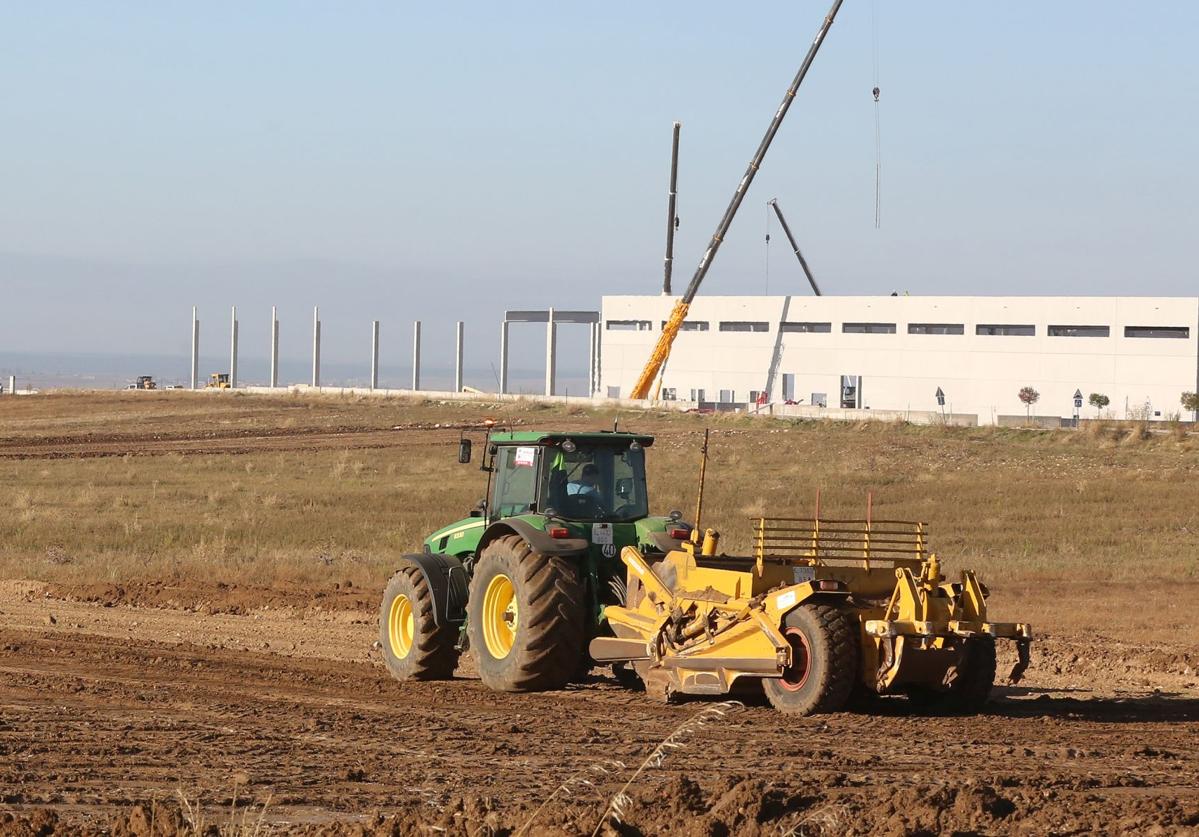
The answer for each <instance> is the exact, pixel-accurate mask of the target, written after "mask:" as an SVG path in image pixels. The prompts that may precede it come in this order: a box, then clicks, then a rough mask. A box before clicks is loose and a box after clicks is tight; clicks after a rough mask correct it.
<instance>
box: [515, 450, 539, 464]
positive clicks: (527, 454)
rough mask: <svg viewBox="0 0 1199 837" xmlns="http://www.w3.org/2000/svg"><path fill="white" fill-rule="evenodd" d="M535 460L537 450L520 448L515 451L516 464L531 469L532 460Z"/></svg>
mask: <svg viewBox="0 0 1199 837" xmlns="http://www.w3.org/2000/svg"><path fill="white" fill-rule="evenodd" d="M536 458H537V448H534V447H520V448H517V449H516V464H517V465H526V466H529V467H532V465H533V460H534V459H536Z"/></svg>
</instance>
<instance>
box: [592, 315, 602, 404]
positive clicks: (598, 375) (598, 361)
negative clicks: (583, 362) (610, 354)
mask: <svg viewBox="0 0 1199 837" xmlns="http://www.w3.org/2000/svg"><path fill="white" fill-rule="evenodd" d="M603 370H604V327H603V325H602V324H601V323H596V324H595V389H594V390H593V391H592V394H593V395H602V394H603V393H601V392H600V385H601V384H602V383H603V377H604V376H603Z"/></svg>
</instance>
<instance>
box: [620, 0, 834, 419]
mask: <svg viewBox="0 0 1199 837" xmlns="http://www.w3.org/2000/svg"><path fill="white" fill-rule="evenodd" d="M842 2H843V0H834V2H833V5H832V8H830V9H829V12H828V14H827V15H825V18H824V22H823V23H821V25H820V30H819V31H818V32H817V33H816V38H815V40H813V41H812V45H811V46H810V47H809V48H808V54H807V55H806V56H805V57H804V60H803V64H801V65H800V68H799V72H798V73H796V74H795V79H794V80H793V81H792V82H791V86H790V87H788V88H787V93H786V95H784V96H783V102H782V104H780V105H779V108H778V110H777V111H775V114H774V118H773V119H771V120H770V126H769V127H768V128H767V129H766V136H764V137H763V138H762V142H761V143H760V144H759V145H758V150H757V151H756V152H755V153H754V156H753V159H752V160H750V162H749V167H748V168H747V169H746V170H745V175H744V176H743V177H742V178H741V181H740V182H739V183H738V184H737V189H736V190H735V191H734V192H733V199H732V200H731V201H730V202H729V205H728V208H727V209H726V210H725V211H724V216H723V217H722V218H721V219H720V223H719V224H718V225H717V227H716V232H715V233H714V234H713V235H712V240H711V241H710V242H709V243H708V249H707V250H705V251H704V255H703V258H701V259H700V260H699V267H697V268H696V269H695V275H694V276H692V277H691V282H690V283H689V284H688V285H687V289H686V291H684V292H683V295H682V296H681V297H679V300H678V302H676V303H675V306H674V310H672V311H671V312H670V317H669V318H668V319H667V320H666V322H665V324H664V325H663V326H662V335H661V336H660V337H659V338H658V342H657V344H656V345H655V346H654V349H653V351H652V352H651V353H650V356H649V360H648V361H647V362H646V364H645V368H644V369H642V370H641V375H640V376H639V377H638V378H637V382H636V383H635V384H634V385H633V389H632V391H631V392H630V393H629V397H630V398H648V397H649V394H650V390H651V388H652V387H653V385H654V380H655V379H656V378H657V377H658V375H659V374H660V373H661V371H662V367H663V366H664V365H665V363H666V359H667V358H669V357H670V349H671V347H672V346H673V345H674V340H675V337H677V336H678V333H679V329H680V328H682V325H683V321H684V320H685V319H686V318H687V312H688V311H689V310H690V308H691V303H692V301H693V300H694V299H695V294H696V292H698V291H699V286H700V283H702V282H703V281H704V277H705V276H706V275H707V274H708V270H709V268H711V267H712V262H713V260H715V258H716V253H717V252H718V251H719V250H720V245H721V244H722V243H723V242H724V239H725V236H726V235H728V231H729V227H730V226H732V223H733V218H734V217H735V216H736V215H737V210H738V209H739V208H740V207H741V201H743V200H744V199H745V195H746V193H747V192H748V191H749V187H750V184H751V183H753V181H754V176H755V175H756V174H757V173H758V169H759V168H761V166H762V161H763V160H764V159H765V158H766V152H767V151H768V150H769V148H770V143H771V142H773V140H774V135H775V134H777V133H778V130H779V127H780V126H781V125H782V124H783V117H785V116H786V115H787V110H788V108H790V107H791V102H792V101H794V100H795V94H796V91H798V90H799V86H800V85H801V84H802V83H803V80H804V77H805V76H806V75H807V74H808V69H809V68H810V67H811V66H812V61H813V60H814V59H815V58H816V53H817V52H819V51H820V46H821V44H823V43H824V38H825V36H826V35H827V34H828V30H829V28H830V27H831V26H832V25H833V20H834V19H835V18H836V17H837V12H838V11H839V10H840V9H841V3H842ZM670 212H671V216H672V218H671V224H672V225H673V215H674V209H673V186H672V208H671V210H670ZM668 246H669V245H668ZM671 261H672V258H671V254H670V253H669V252H668V253H667V270H668V271H669V269H670V264H671ZM669 281H670V280H669V274H668V275H667V280H666V286H665V287H666V288H667V290H669Z"/></svg>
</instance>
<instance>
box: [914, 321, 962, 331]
mask: <svg viewBox="0 0 1199 837" xmlns="http://www.w3.org/2000/svg"><path fill="white" fill-rule="evenodd" d="M965 333H966V327H965V326H964V325H962V324H961V323H908V334H965Z"/></svg>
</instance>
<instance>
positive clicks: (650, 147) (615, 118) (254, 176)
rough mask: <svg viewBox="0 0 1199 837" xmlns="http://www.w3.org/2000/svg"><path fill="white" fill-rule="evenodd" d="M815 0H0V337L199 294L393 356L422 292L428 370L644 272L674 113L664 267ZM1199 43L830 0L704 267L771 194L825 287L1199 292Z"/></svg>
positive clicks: (757, 110) (154, 325) (785, 268)
mask: <svg viewBox="0 0 1199 837" xmlns="http://www.w3.org/2000/svg"><path fill="white" fill-rule="evenodd" d="M826 8H827V5H826V4H825V3H824V2H823V0H822V1H821V2H808V1H807V0H804V2H792V3H767V2H749V3H742V4H728V3H715V2H681V0H678V1H677V2H659V3H654V4H647V3H631V2H613V3H607V4H603V5H601V6H596V5H588V6H585V7H584V6H582V5H580V4H561V3H522V4H505V5H500V4H491V3H487V4H481V3H457V4H427V5H426V4H421V5H417V4H410V3H355V4H333V3H302V2H287V3H284V2H258V3H253V4H235V3H204V4H199V3H196V4H160V3H149V2H141V3H138V2H127V3H105V2H90V3H82V2H80V3H56V4H51V3H43V4H18V3H8V4H5V5H4V7H3V9H2V10H0V125H3V126H4V129H3V130H4V138H3V141H2V143H0V149H2V153H0V183H3V188H2V189H0V286H2V287H3V288H4V289H5V291H4V293H3V294H2V298H0V305H2V306H3V307H4V308H6V309H9V308H12V309H17V310H20V311H21V312H22V316H20V317H18V318H14V317H6V325H5V328H4V330H3V332H0V352H3V351H4V350H9V351H16V350H23V351H51V350H54V349H61V350H66V351H89V350H95V351H104V350H111V351H128V352H146V353H153V352H163V353H170V354H182V353H185V352H186V350H187V340H188V332H187V325H186V322H187V320H188V318H189V317H190V306H191V305H192V304H198V305H200V306H201V310H202V314H203V315H204V317H205V321H206V322H211V323H213V329H214V333H213V334H212V340H214V341H219V342H222V343H223V341H224V339H225V338H224V337H223V336H220V335H221V334H222V333H221V332H217V331H216V329H218V328H224V327H225V322H226V320H227V317H228V306H229V305H231V304H237V305H238V306H239V309H240V310H241V311H243V312H245V313H244V315H243V321H249V322H253V323H255V324H256V323H257V321H258V320H263V322H264V323H265V321H266V317H267V314H266V313H265V312H266V311H267V310H269V308H268V306H269V305H270V304H272V303H274V304H277V305H279V306H280V308H281V316H282V317H283V318H284V323H285V328H284V347H283V348H284V354H288V355H294V356H296V357H302V356H303V354H304V352H305V351H306V350H307V337H306V334H305V330H306V325H304V323H305V321H306V319H307V317H309V316H310V314H311V306H312V305H313V304H316V303H319V304H320V305H321V308H322V312H323V314H324V319H325V335H326V342H325V347H326V348H325V356H326V357H327V358H329V359H330V360H338V361H341V360H348V359H355V358H358V357H359V356H362V357H365V349H364V346H365V344H366V339H367V336H366V335H368V333H369V332H368V331H367V329H368V328H369V326H368V325H367V323H369V321H370V320H371V319H375V318H378V319H381V320H383V321H384V336H385V341H384V347H385V355H387V354H388V352H390V353H391V354H390V355H389V357H390V358H391V360H392V361H394V362H403V360H404V359H405V358H406V357H407V356H408V352H409V346H408V338H407V335H408V329H409V328H410V326H409V321H410V320H412V319H416V318H421V319H423V320H425V321H426V323H427V325H426V335H432V337H430V338H429V339H430V340H431V343H430V345H428V346H427V348H426V356H427V357H428V358H429V360H430V362H431V363H436V362H440V361H441V360H442V359H443V358H445V357H448V354H449V353H450V351H451V350H452V321H453V320H455V319H458V318H462V319H465V320H466V321H467V323H468V351H469V355H468V365H475V366H482V367H486V365H487V363H488V362H489V360H490V359H491V358H492V356H493V355H494V354H495V351H496V345H495V344H497V341H498V337H497V333H498V325H497V323H498V319H499V313H498V312H499V310H500V309H502V308H503V307H505V306H508V307H535V306H536V307H544V306H548V305H551V304H553V305H557V306H559V307H572V308H574V307H578V308H581V307H594V306H595V305H597V303H598V297H599V295H600V294H602V293H636V292H654V291H655V290H656V289H657V288H658V286H659V284H660V281H661V279H660V277H661V257H662V244H663V242H662V239H663V232H664V229H663V227H664V215H665V192H666V177H667V164H668V160H669V141H670V125H671V122H672V120H674V119H679V120H681V121H682V122H683V140H682V157H681V165H680V168H681V172H680V195H679V202H680V204H679V214H680V216H681V218H682V226H681V229H680V231H679V235H678V238H677V240H676V257H677V261H676V281H678V282H685V281H686V279H687V278H689V277H690V274H691V272H692V271H693V270H694V267H695V264H696V263H697V261H698V258H699V256H700V254H701V252H702V249H703V247H704V245H705V244H706V242H707V239H708V237H709V236H710V235H711V233H712V231H713V229H714V227H715V225H716V222H717V220H718V219H719V216H720V214H721V212H722V211H723V209H724V206H725V204H726V203H727V201H728V198H729V196H730V194H731V191H732V189H733V187H734V185H735V184H736V182H737V180H738V179H739V178H740V176H741V173H742V172H743V170H744V168H745V164H746V162H747V161H748V159H749V157H750V155H751V154H752V152H753V149H754V148H755V147H756V145H757V143H758V141H759V139H760V138H761V135H762V132H763V130H764V129H765V127H766V123H767V122H768V120H769V117H770V115H771V114H772V113H773V111H774V109H775V108H776V107H777V105H778V102H779V100H780V99H781V96H782V93H783V91H784V90H785V88H786V86H787V83H788V82H789V81H790V79H791V77H792V76H793V74H794V72H795V69H796V67H797V66H798V64H799V61H800V60H801V58H802V57H803V54H804V52H805V51H806V49H807V46H808V44H809V43H810V41H811V38H812V36H813V34H814V33H815V30H816V27H817V24H818V21H819V19H820V17H821V16H822V15H823V14H824V13H825V11H826ZM874 9H877V17H878V37H879V64H880V86H881V88H882V102H881V121H882V153H883V206H882V228H881V229H878V230H876V229H875V228H874V223H873V218H874V204H873V193H874V133H873V104H872V102H871V97H870V88H871V87H872V86H873V68H872V65H873V61H872V48H871V44H872V25H871V18H872V11H873V10H874ZM1197 34H1199V4H1194V3H1182V2H1161V3H1154V4H1128V3H1115V2H1085V3H1084V2H1054V3H1033V2H1014V3H1003V4H982V3H961V2H947V0H946V1H938V2H931V1H930V2H921V3H905V4H900V3H895V2H888V1H887V0H876V2H874V3H872V2H869V0H846V2H845V5H844V7H843V9H842V12H841V15H840V17H839V18H838V20H837V23H836V24H835V26H834V27H833V30H832V32H831V33H830V35H829V38H828V41H827V43H826V44H825V47H824V50H823V51H822V53H821V55H820V56H819V58H818V59H817V61H816V64H815V66H814V67H813V69H812V72H811V73H810V74H809V76H808V80H807V82H806V84H805V86H804V88H803V89H802V91H801V93H800V95H799V97H798V99H797V102H796V104H795V106H794V107H793V108H792V110H791V113H790V115H789V116H788V119H787V122H786V123H785V124H784V126H783V129H782V131H781V132H780V134H779V136H778V139H777V141H776V143H775V146H774V148H772V150H771V152H770V155H769V156H768V157H767V160H766V164H765V166H764V167H763V169H762V171H761V173H760V175H759V176H758V178H757V181H756V182H755V184H754V186H753V189H752V191H751V193H750V195H749V197H748V198H747V200H746V202H745V204H744V206H743V208H742V213H741V215H740V216H739V217H738V218H737V221H736V222H735V224H734V226H733V229H732V232H731V234H730V236H729V238H728V240H727V243H726V245H725V247H724V249H723V250H722V251H721V253H720V257H719V259H718V260H717V262H716V265H715V266H714V268H713V270H712V272H711V274H710V275H709V278H708V280H707V284H706V286H705V288H704V290H703V291H702V292H706V293H710V294H717V293H724V294H731V293H757V292H762V291H764V290H765V289H766V278H767V277H766V258H765V257H766V253H765V248H764V234H765V232H766V210H765V203H766V201H767V200H768V199H769V198H771V197H776V196H777V197H778V198H779V200H780V202H781V204H782V205H783V207H784V209H785V210H786V212H787V215H788V218H789V220H790V221H791V224H792V227H793V228H794V229H795V231H796V233H797V235H798V237H799V239H800V243H801V245H802V246H803V248H804V251H805V255H807V257H808V259H809V262H810V263H811V264H812V267H813V269H814V270H815V272H816V275H817V278H818V280H819V281H820V283H821V285H822V287H823V288H824V290H825V292H826V293H845V294H861V293H889V292H890V291H891V290H893V289H900V290H909V291H910V292H912V293H930V294H931V293H962V294H973V293H1044V294H1090V293H1094V294H1116V293H1127V294H1161V295H1192V294H1195V293H1196V287H1197V286H1199V283H1196V281H1195V280H1196V270H1195V268H1194V266H1193V263H1194V257H1193V253H1192V250H1193V246H1192V241H1193V238H1194V228H1195V222H1196V220H1197V218H1199V211H1197V210H1199V197H1197V195H1199V188H1197V187H1199V175H1197V174H1196V168H1195V162H1194V148H1195V146H1196V118H1197V117H1196V113H1197V111H1196V105H1197V104H1199V72H1196V70H1197V69H1199V67H1197V66H1196V65H1197V63H1199V61H1197V59H1196V57H1195V51H1194V46H1193V45H1194V41H1195V38H1196V35H1197ZM773 232H774V233H775V236H776V237H775V239H774V243H773V244H772V246H771V253H770V275H769V283H770V291H771V292H795V293H803V292H804V288H805V287H806V284H805V283H804V280H803V277H802V275H801V274H800V272H799V269H798V266H797V265H796V264H795V262H794V260H793V259H792V258H791V256H790V254H789V253H788V252H787V251H786V250H785V249H784V248H783V247H782V246H780V244H779V242H780V239H781V237H780V236H778V230H777V228H776V229H774V230H773ZM218 323H219V326H218ZM289 327H290V328H289ZM254 328H257V325H254ZM246 329H247V326H246V325H243V346H245V347H246V348H244V349H243V351H245V352H251V353H252V352H253V351H254V348H253V347H254V346H255V345H256V343H255V341H256V340H257V335H256V332H254V331H253V330H251V331H249V332H247V330H246ZM260 330H261V331H262V332H263V334H262V335H261V337H262V339H261V340H258V341H257V342H260V343H262V352H265V345H266V343H265V340H266V338H265V334H266V326H265V324H264V325H262V328H261V329H260ZM442 331H444V332H445V336H446V339H445V340H444V341H440V340H437V339H436V335H439V334H441V332H442ZM389 335H394V337H393V342H392V344H391V345H390V347H389V346H388V343H387V337H388V336H389ZM472 338H473V339H472ZM521 339H523V338H521ZM571 340H573V338H567V342H568V346H572V345H573V344H572V343H571V342H570V341H571ZM578 342H579V345H581V344H582V341H581V340H579V341H578ZM360 344H361V345H360ZM209 345H210V346H212V345H215V344H209ZM517 348H518V349H519V348H520V346H518V347H517ZM526 348H527V350H528V351H529V352H536V351H539V348H540V338H539V337H538V336H536V335H530V336H529V338H528V343H527V346H526ZM262 352H259V353H262Z"/></svg>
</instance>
